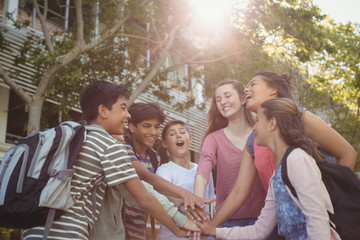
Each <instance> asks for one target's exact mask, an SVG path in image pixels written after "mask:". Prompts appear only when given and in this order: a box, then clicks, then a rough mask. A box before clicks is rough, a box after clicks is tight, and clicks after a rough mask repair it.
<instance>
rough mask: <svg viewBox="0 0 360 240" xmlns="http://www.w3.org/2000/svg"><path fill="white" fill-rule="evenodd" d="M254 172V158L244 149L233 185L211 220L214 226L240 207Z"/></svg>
mask: <svg viewBox="0 0 360 240" xmlns="http://www.w3.org/2000/svg"><path fill="white" fill-rule="evenodd" d="M256 173H257V170H256V168H255V163H254V159H253V158H252V157H251V156H250V154H249V152H248V151H247V150H246V149H244V151H243V154H242V160H241V164H240V169H239V174H238V177H237V179H236V182H235V185H234V187H233V189H232V190H231V192H230V194H229V195H228V197H227V198H226V200H225V202H224V204H223V205H222V207H221V208H220V210H219V211H218V212H217V213H216V215H215V217H214V218H213V219H212V220H211V222H210V223H211V225H213V226H215V227H216V226H219V225H221V224H222V223H224V222H225V221H226V220H228V219H229V218H230V217H231V216H232V215H234V213H235V212H236V211H237V210H239V208H241V206H242V205H243V204H244V202H245V201H246V199H247V198H248V196H249V194H250V191H251V188H252V186H253V183H254V181H255V178H256Z"/></svg>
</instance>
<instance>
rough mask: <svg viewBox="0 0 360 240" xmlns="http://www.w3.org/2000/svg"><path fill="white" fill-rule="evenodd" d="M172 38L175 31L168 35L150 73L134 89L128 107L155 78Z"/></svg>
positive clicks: (172, 40)
mask: <svg viewBox="0 0 360 240" xmlns="http://www.w3.org/2000/svg"><path fill="white" fill-rule="evenodd" d="M174 38H175V31H172V32H171V33H170V35H169V38H168V41H167V43H166V45H165V47H164V49H162V50H161V53H160V56H159V58H158V60H157V61H156V62H155V64H154V65H153V67H152V68H151V70H150V72H149V73H148V74H147V75H146V76H145V78H144V79H143V80H142V81H141V83H140V84H139V85H138V86H137V87H136V90H135V92H134V93H133V94H131V96H130V99H129V101H128V104H129V105H131V104H132V103H133V102H134V101H135V99H136V98H137V97H138V96H139V95H140V94H141V93H142V92H143V91H144V89H145V88H146V85H147V84H148V83H149V82H150V81H151V80H152V79H153V78H154V77H155V76H156V74H158V72H159V69H160V67H161V65H162V64H163V63H164V61H165V58H166V56H167V54H168V52H169V49H170V47H171V45H172V44H173V42H174Z"/></svg>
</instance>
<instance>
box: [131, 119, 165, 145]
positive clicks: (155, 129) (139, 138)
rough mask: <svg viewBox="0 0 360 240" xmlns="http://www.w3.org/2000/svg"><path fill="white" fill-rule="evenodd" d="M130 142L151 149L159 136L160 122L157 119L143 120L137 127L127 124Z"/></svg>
mask: <svg viewBox="0 0 360 240" xmlns="http://www.w3.org/2000/svg"><path fill="white" fill-rule="evenodd" d="M129 130H130V132H131V134H132V140H133V141H136V142H137V143H138V144H139V145H142V146H146V147H152V146H154V144H155V142H156V140H157V139H158V138H159V135H160V122H159V120H158V119H157V118H154V119H149V120H144V121H141V122H139V123H138V124H137V125H134V124H129Z"/></svg>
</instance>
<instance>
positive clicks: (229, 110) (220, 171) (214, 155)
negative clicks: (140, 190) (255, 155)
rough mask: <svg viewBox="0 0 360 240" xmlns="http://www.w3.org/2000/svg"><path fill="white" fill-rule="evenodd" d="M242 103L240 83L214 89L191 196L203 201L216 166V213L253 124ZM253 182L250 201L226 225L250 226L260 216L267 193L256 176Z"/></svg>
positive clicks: (237, 167) (243, 97) (232, 180)
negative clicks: (212, 171)
mask: <svg viewBox="0 0 360 240" xmlns="http://www.w3.org/2000/svg"><path fill="white" fill-rule="evenodd" d="M244 100H245V94H244V87H243V86H242V84H241V83H240V82H239V81H234V80H226V81H222V82H220V83H219V84H218V85H217V86H216V90H215V93H214V96H213V101H212V105H211V108H210V111H209V118H208V130H207V132H206V134H205V139H204V142H203V146H202V149H201V153H200V161H199V166H198V169H197V173H196V176H195V184H194V193H195V194H196V195H198V196H201V197H203V196H204V191H205V187H206V185H207V183H208V180H209V175H210V172H211V170H212V169H213V168H214V167H215V166H217V174H216V175H217V181H216V211H219V209H220V208H221V206H222V204H223V202H224V201H225V199H226V198H227V196H228V194H229V193H230V192H231V189H232V188H233V186H234V184H235V180H236V178H237V174H238V172H239V168H240V163H241V155H242V151H243V149H244V146H245V143H246V140H247V138H248V136H249V134H250V133H251V132H252V128H251V127H252V125H253V121H254V120H253V118H252V116H251V114H250V113H249V112H248V111H247V110H246V109H245V108H244V107H243V104H244ZM254 179H255V180H254V185H253V188H252V190H251V191H250V193H249V197H248V198H247V199H246V200H245V203H244V205H243V207H241V208H240V209H238V210H237V212H235V213H234V214H233V216H232V217H231V222H232V223H229V224H231V225H234V224H235V225H248V224H253V223H254V222H255V221H256V218H257V217H258V216H259V214H260V211H261V208H262V207H263V205H264V200H265V195H266V193H265V191H264V188H263V186H262V184H261V181H260V179H259V176H255V177H254ZM234 222H235V223H234Z"/></svg>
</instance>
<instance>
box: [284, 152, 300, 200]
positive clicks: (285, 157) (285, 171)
mask: <svg viewBox="0 0 360 240" xmlns="http://www.w3.org/2000/svg"><path fill="white" fill-rule="evenodd" d="M294 149H295V147H289V148H288V149H287V150H286V152H285V154H284V156H283V158H282V159H281V177H282V180H283V182H284V183H285V185H286V186H287V187H288V188H289V189H290V192H291V193H292V195H294V196H295V197H296V198H298V196H297V194H296V190H295V188H294V187H293V185H292V184H291V182H290V179H289V176H288V174H287V163H286V162H287V158H288V156H289V154H290V153H291V152H292V150H294Z"/></svg>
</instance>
